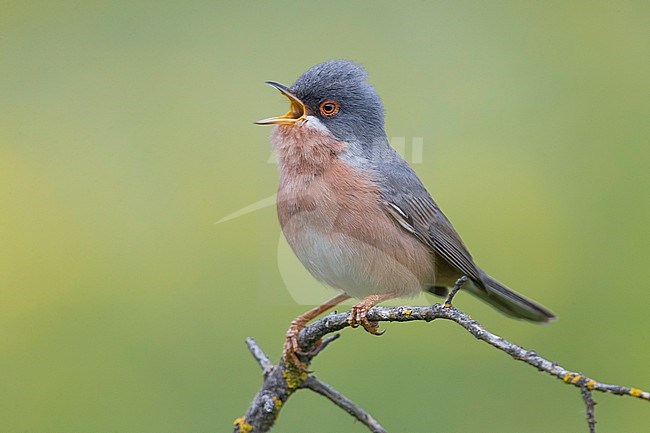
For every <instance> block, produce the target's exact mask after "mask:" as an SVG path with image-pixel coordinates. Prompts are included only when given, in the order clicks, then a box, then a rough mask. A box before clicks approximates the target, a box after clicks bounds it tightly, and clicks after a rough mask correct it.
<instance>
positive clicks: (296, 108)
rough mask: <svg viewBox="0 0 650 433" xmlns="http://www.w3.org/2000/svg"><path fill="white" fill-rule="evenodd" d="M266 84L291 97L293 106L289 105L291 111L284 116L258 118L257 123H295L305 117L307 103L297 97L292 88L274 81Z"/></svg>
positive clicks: (290, 100)
mask: <svg viewBox="0 0 650 433" xmlns="http://www.w3.org/2000/svg"><path fill="white" fill-rule="evenodd" d="M266 84H268V85H269V86H271V87H274V88H276V89H278V90H279V91H280V93H282V94H283V95H284V96H286V97H287V98H288V99H289V102H290V103H291V106H290V107H289V111H287V112H286V113H285V114H283V115H282V116H276V117H268V118H266V119H262V120H258V121H257V122H255V123H256V124H258V125H293V124H294V123H296V122H298V121H299V120H301V119H302V118H304V117H305V113H306V110H305V104H303V103H302V101H301V100H300V99H298V98H296V97H295V95H294V94H293V93H291V90H289V88H288V87H286V86H283V85H282V84H279V83H276V82H273V81H267V82H266Z"/></svg>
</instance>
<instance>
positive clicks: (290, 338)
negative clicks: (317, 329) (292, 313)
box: [282, 319, 305, 368]
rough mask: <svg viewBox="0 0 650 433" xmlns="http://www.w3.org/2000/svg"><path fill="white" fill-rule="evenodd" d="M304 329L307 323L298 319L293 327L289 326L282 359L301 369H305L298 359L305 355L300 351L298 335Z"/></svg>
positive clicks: (292, 324) (293, 323) (292, 323)
mask: <svg viewBox="0 0 650 433" xmlns="http://www.w3.org/2000/svg"><path fill="white" fill-rule="evenodd" d="M304 327H305V322H304V321H302V320H298V319H296V320H294V321H293V322H291V326H289V329H287V333H286V334H285V340H284V346H282V359H283V360H284V361H285V362H287V363H289V364H293V365H295V366H297V367H301V368H302V367H303V363H302V362H301V361H300V359H298V355H303V354H304V353H303V352H302V351H301V350H300V345H299V344H298V335H299V334H300V330H301V329H302V328H304Z"/></svg>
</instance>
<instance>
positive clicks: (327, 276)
mask: <svg viewBox="0 0 650 433" xmlns="http://www.w3.org/2000/svg"><path fill="white" fill-rule="evenodd" d="M267 84H269V85H271V86H273V87H274V88H276V89H277V90H279V91H280V93H282V94H283V95H284V96H286V97H287V98H288V99H289V102H290V109H289V111H288V112H287V113H286V114H284V115H282V116H277V117H270V118H267V119H263V120H259V121H257V122H256V123H258V124H260V125H275V126H274V128H273V131H272V132H271V139H270V140H271V143H272V145H273V148H274V149H275V152H276V153H277V157H278V166H279V171H280V184H279V188H278V193H277V213H278V219H279V221H280V225H281V226H282V231H283V233H284V236H285V237H286V239H287V242H288V243H289V245H290V246H291V248H292V249H293V251H294V253H295V254H296V256H297V257H298V259H299V260H300V262H301V263H302V264H303V265H304V266H305V268H307V270H308V271H309V272H310V273H311V274H312V275H313V276H314V277H315V278H316V279H317V280H320V281H322V282H324V283H326V284H327V285H329V286H331V287H333V288H335V289H338V290H339V291H341V292H342V293H341V294H339V295H338V296H336V297H334V298H333V299H330V300H329V301H326V302H324V303H323V304H321V305H319V306H317V307H315V308H313V309H312V310H310V311H308V312H306V313H305V314H303V315H301V316H298V317H297V318H296V319H295V320H294V321H293V322H292V323H291V326H290V327H289V329H288V331H287V334H286V341H285V344H284V352H283V356H284V359H285V360H287V361H290V362H294V363H297V356H296V353H297V352H299V347H298V342H297V336H298V333H299V332H300V330H301V329H302V328H303V327H304V326H305V325H306V323H307V322H308V321H309V320H311V319H313V318H315V317H316V316H318V315H319V314H321V313H322V312H324V311H326V310H328V309H329V308H331V307H333V306H335V305H337V304H338V303H340V302H342V301H344V300H345V299H348V298H350V297H354V298H358V299H361V300H360V301H359V302H358V303H356V304H355V305H354V306H353V307H352V309H351V311H350V316H349V319H348V321H349V323H350V325H351V326H353V327H357V326H359V325H361V326H362V327H363V328H365V329H366V331H368V332H370V333H372V334H378V333H379V332H378V329H377V328H378V325H377V323H375V322H370V321H369V320H368V319H367V314H368V310H369V309H370V308H372V307H373V306H375V305H377V304H378V303H380V302H383V301H386V300H388V299H392V298H397V297H407V296H414V295H416V294H418V293H419V292H420V291H422V290H425V291H428V292H431V293H434V294H436V295H442V296H444V295H445V294H446V293H447V290H448V288H449V287H452V286H453V285H454V283H455V281H456V280H457V279H458V278H460V277H461V276H466V277H467V278H468V281H467V283H466V284H465V286H464V287H463V289H464V290H465V289H466V290H468V291H469V292H470V293H472V294H473V295H475V296H477V297H478V298H479V299H481V300H483V301H485V302H487V303H488V304H490V305H491V306H493V307H495V308H496V309H498V310H499V311H501V312H503V313H505V314H507V315H508V316H511V317H514V318H518V319H525V320H529V321H532V322H542V323H544V322H548V321H550V320H551V319H553V318H554V317H555V316H554V314H553V313H552V312H551V311H549V310H548V309H547V308H545V307H543V306H541V305H539V304H537V303H535V302H533V301H531V300H528V299H526V298H524V297H523V296H522V295H520V294H518V293H516V292H514V291H513V290H511V289H509V288H507V287H506V286H504V285H502V284H501V283H499V282H497V281H496V280H494V279H493V278H491V277H490V276H489V275H487V274H486V273H485V272H483V270H481V269H480V268H479V267H478V266H477V265H476V263H474V260H473V259H472V256H471V255H470V253H469V251H468V250H467V248H466V247H465V245H464V244H463V241H462V240H461V238H460V236H459V235H458V233H456V231H455V230H454V228H453V227H452V225H451V223H450V222H449V220H448V219H447V217H445V215H444V214H443V213H442V211H441V210H440V208H439V207H438V205H436V203H435V201H433V199H432V198H431V196H430V195H429V193H428V192H427V190H426V188H425V187H424V185H423V184H422V182H421V181H420V179H418V177H417V175H416V174H415V173H414V172H413V170H412V169H411V167H409V165H408V164H407V163H406V162H405V161H404V160H403V159H402V157H400V156H399V155H398V154H397V153H396V152H395V150H393V148H391V147H390V145H389V142H388V139H387V137H386V133H385V131H384V109H383V105H382V102H381V99H380V98H379V96H378V95H377V93H376V92H375V90H374V88H373V87H372V86H371V85H370V84H369V83H368V81H367V76H366V72H365V70H364V69H363V68H362V67H361V66H359V65H358V64H356V63H353V62H350V61H346V60H330V61H327V62H324V63H320V64H318V65H316V66H314V67H312V68H311V69H309V70H308V71H307V72H305V73H304V74H302V75H301V76H300V77H299V78H298V79H297V80H296V82H295V83H294V84H293V86H291V87H286V86H283V85H281V84H278V83H276V82H272V81H268V82H267ZM405 107H408V104H405Z"/></svg>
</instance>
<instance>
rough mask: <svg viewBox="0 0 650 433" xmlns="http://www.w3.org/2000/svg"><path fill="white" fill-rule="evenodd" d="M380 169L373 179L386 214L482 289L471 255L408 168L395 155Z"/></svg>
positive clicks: (479, 273)
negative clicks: (378, 187)
mask: <svg viewBox="0 0 650 433" xmlns="http://www.w3.org/2000/svg"><path fill="white" fill-rule="evenodd" d="M380 167H381V168H380V170H381V173H378V176H377V177H378V182H379V184H380V195H381V198H382V200H383V201H384V205H385V207H386V211H387V213H388V214H389V215H391V216H392V217H393V218H394V219H395V220H396V221H397V222H398V223H399V224H400V225H401V226H402V227H403V228H404V229H406V230H407V231H409V232H410V233H411V234H413V235H414V236H416V237H417V238H418V239H419V240H420V241H421V242H422V243H424V244H425V245H427V246H428V247H429V248H431V250H432V251H433V252H434V254H435V255H436V256H438V257H440V258H442V259H444V260H446V261H447V262H448V263H450V264H451V265H453V266H454V267H456V268H457V269H458V270H459V271H460V273H462V274H463V275H466V276H467V277H469V278H470V279H472V280H473V281H474V282H476V283H477V285H478V286H479V287H483V284H484V283H483V281H482V278H481V271H480V270H479V268H478V267H477V266H476V264H475V263H474V260H473V259H472V256H471V254H470V253H469V251H467V248H465V245H464V244H463V241H462V240H461V238H460V236H458V233H456V230H454V227H453V226H452V225H451V222H450V221H449V220H448V219H447V217H446V216H445V215H444V214H443V213H442V211H441V210H440V208H439V207H438V205H437V204H436V203H435V202H434V201H433V199H432V198H431V195H429V192H428V191H427V190H426V188H425V187H424V185H422V182H420V179H418V177H417V175H416V174H415V173H414V172H413V170H412V169H411V167H409V166H408V164H407V163H406V162H405V161H404V160H403V159H402V158H401V157H400V156H399V155H397V154H396V153H395V154H394V155H393V157H392V158H390V161H384V162H383V163H382V164H381V166H380ZM377 169H379V168H377Z"/></svg>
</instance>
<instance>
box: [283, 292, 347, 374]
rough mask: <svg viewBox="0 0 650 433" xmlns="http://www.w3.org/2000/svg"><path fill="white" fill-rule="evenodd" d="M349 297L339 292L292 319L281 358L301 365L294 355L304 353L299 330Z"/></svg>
mask: <svg viewBox="0 0 650 433" xmlns="http://www.w3.org/2000/svg"><path fill="white" fill-rule="evenodd" d="M349 298H350V296H349V295H346V294H345V293H341V294H340V295H338V296H335V297H334V298H332V299H330V300H329V301H325V302H323V303H322V304H320V305H319V306H317V307H314V308H312V309H311V310H309V311H307V312H306V313H304V314H301V315H300V316H298V317H296V318H295V319H293V321H292V322H291V326H289V329H288V330H287V333H286V340H285V341H284V348H283V350H282V358H283V359H284V360H285V361H287V362H290V363H293V364H294V365H297V366H301V364H302V363H301V362H300V360H299V359H298V356H296V354H300V355H304V353H303V352H302V351H301V350H300V345H299V344H298V334H300V330H301V329H302V328H304V327H305V325H306V324H307V322H309V321H310V320H312V319H314V318H316V317H318V315H319V314H321V313H324V312H325V311H327V310H329V309H330V308H332V307H334V306H336V305H338V304H340V303H341V302H343V301H345V300H346V299H349Z"/></svg>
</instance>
